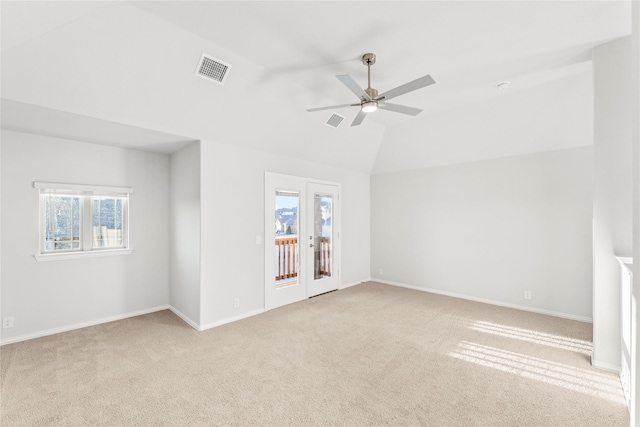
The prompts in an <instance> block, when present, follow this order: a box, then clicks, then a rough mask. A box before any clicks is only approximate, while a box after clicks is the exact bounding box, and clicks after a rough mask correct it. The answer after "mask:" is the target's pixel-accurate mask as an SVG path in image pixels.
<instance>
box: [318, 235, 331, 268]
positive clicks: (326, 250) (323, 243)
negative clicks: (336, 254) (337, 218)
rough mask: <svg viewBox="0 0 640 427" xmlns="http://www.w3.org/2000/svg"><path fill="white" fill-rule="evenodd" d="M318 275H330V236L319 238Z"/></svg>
mask: <svg viewBox="0 0 640 427" xmlns="http://www.w3.org/2000/svg"><path fill="white" fill-rule="evenodd" d="M320 275H322V276H331V238H330V237H321V238H320Z"/></svg>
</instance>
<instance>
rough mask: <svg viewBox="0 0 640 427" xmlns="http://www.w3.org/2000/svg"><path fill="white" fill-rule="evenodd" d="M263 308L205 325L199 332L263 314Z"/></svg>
mask: <svg viewBox="0 0 640 427" xmlns="http://www.w3.org/2000/svg"><path fill="white" fill-rule="evenodd" d="M264 311H265V310H264V308H259V309H257V310H254V311H249V312H246V313H242V314H239V315H237V316H233V317H227V318H226V319H221V320H216V321H215V322H211V323H207V324H206V325H201V326H200V329H199V330H200V331H204V330H207V329H211V328H215V327H216V326H222V325H226V324H227V323H231V322H236V321H238V320H242V319H246V318H247V317H252V316H257V315H258V314H262V313H264Z"/></svg>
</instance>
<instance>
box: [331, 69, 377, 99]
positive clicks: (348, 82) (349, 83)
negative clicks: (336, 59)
mask: <svg viewBox="0 0 640 427" xmlns="http://www.w3.org/2000/svg"><path fill="white" fill-rule="evenodd" d="M336 77H337V78H338V80H340V81H341V82H342V84H344V85H345V86H346V87H348V88H349V90H350V91H351V92H353V93H355V94H356V96H357V97H358V98H360V100H361V101H371V97H370V96H369V95H367V92H365V91H364V89H362V88H361V87H360V86H359V85H358V83H356V81H355V80H353V79H352V78H351V76H350V75H349V74H340V75H337V76H336Z"/></svg>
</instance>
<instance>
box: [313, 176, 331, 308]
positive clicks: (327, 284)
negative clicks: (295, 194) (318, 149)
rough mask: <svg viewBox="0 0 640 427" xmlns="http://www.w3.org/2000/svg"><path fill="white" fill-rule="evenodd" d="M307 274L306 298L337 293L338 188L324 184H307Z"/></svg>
mask: <svg viewBox="0 0 640 427" xmlns="http://www.w3.org/2000/svg"><path fill="white" fill-rule="evenodd" d="M307 190H308V191H307V192H308V194H309V196H308V197H309V198H310V200H309V211H310V215H309V217H310V218H309V221H310V224H309V230H310V232H311V233H310V235H309V240H310V245H309V246H310V247H311V248H312V249H313V250H312V251H311V253H310V258H311V259H310V260H309V261H308V263H309V271H311V272H312V277H311V278H310V280H309V284H308V292H307V293H308V295H309V296H310V297H311V296H314V295H318V294H322V293H325V292H329V291H333V290H336V289H338V285H339V279H338V274H337V268H338V260H339V258H338V248H339V245H338V244H337V238H338V237H339V236H338V228H337V226H336V224H337V222H336V221H337V219H338V215H337V213H338V212H337V197H338V187H337V186H335V185H328V184H316V183H309V184H308V185H307Z"/></svg>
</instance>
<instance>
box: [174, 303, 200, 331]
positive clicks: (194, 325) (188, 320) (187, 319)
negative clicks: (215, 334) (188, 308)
mask: <svg viewBox="0 0 640 427" xmlns="http://www.w3.org/2000/svg"><path fill="white" fill-rule="evenodd" d="M169 310H171V312H172V313H173V314H175V315H176V316H178V317H179V318H180V319H182V320H184V322H185V323H187V324H188V325H189V326H191V327H192V328H193V329H195V330H196V331H201V330H202V328H201V327H200V325H198V324H197V323H196V322H194V321H193V320H191V318H190V317H189V316H187V315H186V314H184V313H183V312H181V311H180V310H178V309H177V308H175V307H174V306H172V305H169Z"/></svg>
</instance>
